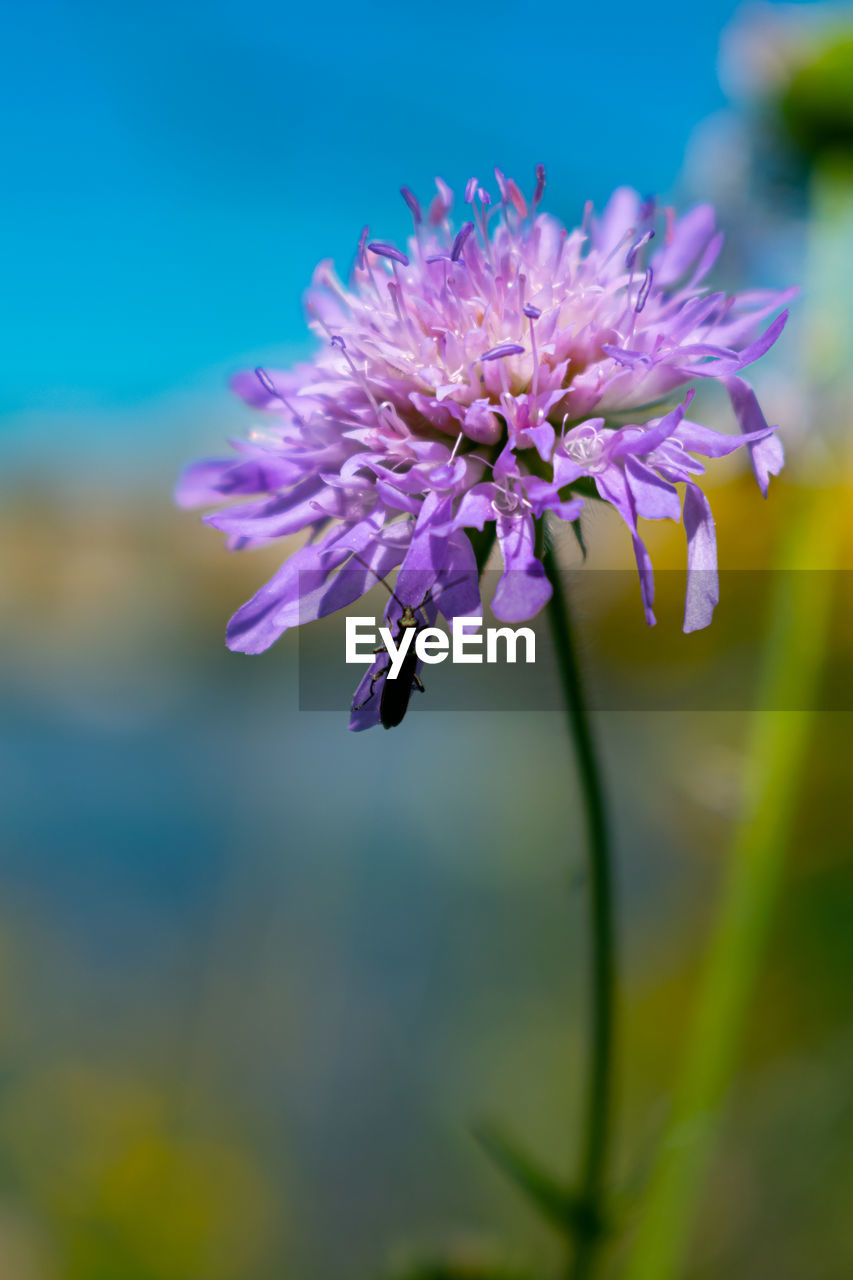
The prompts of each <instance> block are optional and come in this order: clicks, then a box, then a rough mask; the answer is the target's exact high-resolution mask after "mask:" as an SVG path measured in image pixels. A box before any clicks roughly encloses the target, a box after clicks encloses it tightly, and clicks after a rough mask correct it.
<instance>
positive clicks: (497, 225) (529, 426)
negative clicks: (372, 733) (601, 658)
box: [178, 166, 788, 727]
mask: <svg viewBox="0 0 853 1280" xmlns="http://www.w3.org/2000/svg"><path fill="white" fill-rule="evenodd" d="M495 176H496V182H497V194H496V197H495V199H494V200H493V199H492V197H491V195H490V194H489V193H488V192H487V191H486V190H485V189H484V188H483V187H482V186H481V185H480V184H479V182H478V181H477V180H476V179H474V178H472V179H471V180H470V181H469V182H468V184H467V186H466V188H465V193H464V203H465V204H466V205H467V206H468V208H469V214H468V217H467V218H466V219H464V220H463V221H462V223H461V225H460V226H457V227H454V226H453V225H452V224H451V221H450V211H451V207H452V204H453V193H452V192H451V191H450V189H449V187H448V186H447V185H446V184H445V183H444V182H442V181H441V180H437V183H436V186H437V192H436V195H435V197H434V199H433V200H432V203H431V204H430V206H429V208H428V209H427V210H426V211H424V210H423V209H422V208H421V205H420V204H419V202H418V200H417V199H416V197H415V196H414V195H413V194H412V192H411V191H409V190H408V189H407V188H403V190H402V195H403V198H404V200H405V202H406V204H407V206H408V208H409V209H410V211H411V214H412V218H413V221H414V233H413V235H412V237H411V238H410V240H409V242H408V244H407V246H406V249H405V250H403V249H400V248H398V247H397V246H396V245H393V244H390V243H388V242H386V241H383V240H376V239H372V238H371V236H370V233H369V231H368V228H366V227H365V228H364V230H363V232H362V234H361V237H360V239H359V242H358V248H357V253H356V260H355V265H354V267H353V271H352V275H351V278H350V282H349V284H348V285H345V284H344V283H343V282H342V281H341V280H340V279H339V278H338V276H337V275H336V274H335V272H334V269H333V267H332V265H331V263H330V262H322V263H321V264H320V265H319V266H318V267H317V269H316V271H315V272H314V277H313V281H312V285H311V288H310V289H309V291H308V294H307V311H308V316H309V322H310V324H311V327H312V329H313V330H314V332H315V333H316V334H317V335H318V336H319V337H320V338H321V339H322V342H323V346H322V349H321V350H320V351H319V352H318V354H317V356H316V357H315V359H314V360H313V361H311V362H310V363H307V364H304V365H301V366H297V367H296V368H295V369H292V370H290V371H276V370H269V371H267V370H262V369H256V370H254V371H248V372H245V373H241V374H238V375H237V377H236V378H235V379H234V387H235V389H236V390H237V392H238V393H239V394H240V395H242V396H243V398H244V399H245V400H246V401H247V402H248V403H249V404H250V405H252V406H253V408H255V409H257V410H260V411H261V412H262V413H263V414H264V416H265V417H266V419H267V421H268V425H266V426H265V427H264V428H263V429H262V430H257V431H255V432H253V433H252V434H251V436H250V438H249V440H248V441H247V442H242V443H239V444H237V446H236V449H237V456H236V457H232V458H230V459H223V460H215V461H205V462H200V463H197V464H195V465H194V466H191V467H190V468H188V470H187V471H186V472H185V473H184V475H183V477H182V480H181V482H180V484H179V487H178V500H179V502H181V503H182V504H184V505H187V506H189V505H199V504H205V503H215V502H218V501H220V500H221V499H223V498H240V499H245V498H251V501H240V502H238V503H237V505H233V506H230V507H226V508H225V509H224V510H220V511H218V512H215V513H213V514H211V515H207V516H205V520H206V521H207V522H208V523H209V524H211V525H213V526H214V527H215V528H218V529H221V530H223V531H224V532H225V533H226V534H227V535H228V537H229V541H230V545H231V546H232V547H236V548H239V547H245V546H251V545H257V544H260V543H266V542H268V541H270V540H271V539H275V538H280V537H283V536H285V535H288V534H293V533H296V532H298V531H300V530H307V531H308V538H307V541H306V543H305V544H304V546H303V547H302V548H301V550H299V551H296V552H295V553H294V554H292V555H290V556H289V557H288V558H287V560H286V561H285V563H284V564H283V566H282V568H281V569H280V570H279V572H278V573H277V574H276V575H275V576H274V577H273V578H272V579H271V581H270V582H268V583H267V584H266V585H265V586H264V587H262V588H261V590H260V591H259V592H258V593H257V595H256V596H254V597H253V599H252V600H250V601H249V602H248V603H247V604H245V605H244V606H243V607H242V608H241V609H239V610H238V612H237V613H236V614H235V615H234V617H233V618H232V619H231V622H230V623H229V626H228V633H227V639H228V644H229V646H230V647H231V648H232V649H237V650H241V651H243V652H247V653H258V652H260V651H262V650H263V649H266V648H267V647H268V646H269V645H270V644H272V643H273V641H274V640H276V639H277V638H278V637H279V636H280V635H281V634H282V632H283V631H285V630H286V629H287V628H288V627H291V626H294V625H296V624H298V623H301V622H305V621H308V620H310V619H313V618H318V617H322V616H324V615H326V614H329V613H330V612H332V611H334V610H337V609H340V608H343V607H345V606H347V605H349V604H351V603H352V602H353V601H354V600H355V599H357V598H359V597H360V596H361V595H362V594H364V593H365V592H366V591H368V590H369V589H370V588H371V586H372V585H374V583H375V580H376V578H377V576H380V577H384V575H385V574H387V573H388V572H389V571H390V570H392V569H394V568H395V567H397V566H400V576H399V577H398V584H402V583H403V582H404V580H405V578H406V576H407V575H409V576H411V575H415V574H416V575H417V581H418V590H419V592H421V595H420V597H419V598H425V597H426V596H427V595H429V597H430V599H431V600H432V601H434V603H433V604H432V605H431V610H433V611H434V610H435V609H436V608H437V609H438V611H440V612H442V613H443V614H444V615H445V616H446V617H448V618H450V617H452V616H454V614H455V613H460V612H462V611H463V610H464V612H465V613H466V614H469V615H470V614H471V613H473V612H475V611H476V609H478V608H479V607H480V605H479V591H478V589H477V585H476V583H477V570H478V565H477V562H476V558H475V554H474V550H473V547H472V543H471V540H470V538H469V536H468V533H467V532H466V531H468V530H472V529H475V528H476V529H484V528H486V527H487V526H488V527H489V528H490V529H493V530H494V532H495V534H496V538H497V542H498V545H499V548H500V552H501V555H502V558H503V564H504V573H503V575H502V577H501V579H500V582H499V584H498V587H497V589H496V592H495V595H494V598H493V600H492V602H491V604H492V608H493V610H494V612H495V614H496V616H497V617H498V618H501V619H503V620H505V621H521V620H523V619H526V618H529V617H531V616H532V615H533V614H535V613H536V612H537V611H538V610H539V609H540V608H541V607H542V606H543V605H544V604H545V603H546V601H547V600H548V598H549V596H550V594H551V586H550V583H549V582H548V580H547V578H546V576H545V573H544V570H543V568H542V565H541V563H540V561H539V560H538V558H537V555H536V546H535V528H536V522H537V521H539V520H541V519H542V517H543V516H544V515H545V514H546V513H547V512H551V513H552V516H553V517H556V518H558V519H561V520H565V521H574V520H576V519H577V518H578V516H579V514H580V510H581V507H582V504H583V498H582V496H581V495H580V494H579V493H578V492H577V491H576V490H578V489H581V490H583V491H584V492H586V493H587V494H591V493H594V494H596V495H597V496H598V497H599V498H601V499H603V500H604V501H606V502H609V503H611V504H612V505H613V506H614V507H615V508H616V509H617V510H618V512H619V514H620V515H621V516H622V518H623V520H624V521H625V523H626V524H627V525H628V528H629V530H630V532H631V536H632V539H633V543H634V548H635V552H636V557H637V563H638V567H639V571H640V582H641V588H642V593H643V599H644V603H645V609H646V617H647V620H648V621H649V622H653V621H654V615H653V613H652V598H653V587H652V574H651V564H650V562H649V557H648V553H647V551H646V549H645V547H644V545H643V542H642V539H641V537H640V533H639V529H638V518H640V517H643V518H646V519H674V520H679V519H681V518H682V516H683V520H684V525H685V529H686V532H687V542H688V569H689V570H690V571H691V573H690V575H689V579H688V598H687V607H686V613H685V630H693V629H695V628H697V627H701V626H705V625H707V623H708V622H709V621H710V618H711V613H712V611H713V606H714V604H715V603H716V586H715V581H716V578H715V568H716V553H715V544H714V524H713V520H712V518H711V514H710V510H709V508H708V504H707V500H706V499H705V497H704V495H703V493H702V491H701V489H700V488H699V486H698V484H697V483H696V478H697V476H699V475H701V474H702V472H703V470H704V468H703V465H702V463H701V462H699V461H698V460H697V458H696V457H695V456H694V455H695V454H697V453H698V454H701V455H703V456H705V457H719V456H721V455H722V454H725V453H729V452H731V451H732V450H733V449H736V448H738V447H739V446H741V445H747V446H748V447H749V449H750V452H751V455H752V461H753V467H754V470H755V473H756V476H757V478H758V481H759V484H760V485H761V488H762V491H763V492H766V488H767V482H768V479H769V476H770V475H771V474H776V473H777V472H778V470H779V469H780V467H781V465H782V451H781V445H780V444H779V443H778V441H777V439H776V437H775V435H774V434H773V428H771V427H769V426H768V425H767V423H766V422H765V421H764V418H763V415H762V413H761V410H760V408H759V406H758V403H757V401H756V399H755V396H754V395H753V393H752V391H751V389H750V388H749V386H748V384H747V383H746V382H744V381H743V379H742V378H741V376H740V374H741V371H742V370H743V368H744V367H745V366H747V365H749V364H750V363H752V362H753V361H754V360H757V359H758V358H759V356H761V355H763V354H764V352H765V351H767V350H768V348H769V347H770V346H772V344H773V343H774V342H775V341H776V339H777V337H778V336H779V334H780V332H781V330H782V327H783V325H784V323H785V319H786V313H783V314H781V315H779V316H778V318H777V319H775V320H774V321H773V322H772V323H770V324H769V326H768V327H767V328H766V329H764V331H763V332H761V331H760V330H761V325H762V321H764V320H765V319H767V318H768V317H769V316H770V315H771V314H772V313H773V312H775V311H777V310H778V308H779V307H780V306H781V305H782V303H783V302H784V301H785V299H786V297H787V296H788V295H787V294H779V293H769V292H751V293H749V294H746V295H742V296H740V297H737V296H735V297H728V296H726V295H725V294H722V293H714V292H709V291H708V290H707V289H706V287H705V285H704V280H705V277H706V275H707V273H708V272H709V270H710V269H711V267H712V265H713V264H714V262H715V260H716V258H717V255H718V254H719V251H720V248H721V244H722V237H721V235H720V234H719V233H717V231H716V229H715V225H714V215H713V211H712V209H711V208H710V207H709V206H699V207H697V208H695V209H693V210H691V211H690V212H689V213H687V214H686V215H685V216H684V217H682V218H680V219H677V218H676V217H675V216H674V215H673V213H672V211H671V210H666V211H664V213H663V214H662V215H661V216H660V217H659V216H658V211H657V208H656V205H655V203H654V201H652V200H641V199H640V198H639V197H638V196H637V195H636V194H635V193H634V192H633V191H629V190H627V189H624V188H623V189H620V190H618V191H616V192H615V193H614V195H613V196H612V197H611V199H610V201H609V203H608V205H607V207H606V208H605V210H604V212H603V214H602V215H601V217H600V218H596V217H595V216H594V214H593V212H592V210H591V208H589V207H588V208H587V210H586V213H585V216H584V220H583V224H582V226H581V227H579V228H578V229H576V230H574V231H571V232H569V231H567V230H566V228H565V227H563V225H562V224H561V223H560V222H559V221H557V219H556V218H553V217H552V216H550V215H548V214H545V213H541V212H539V205H540V202H541V199H542V196H543V193H544V188H545V173H544V169H543V168H542V167H541V166H539V167H538V168H537V173H536V184H535V189H534V191H533V193H532V197H531V198H530V200H527V199H526V198H525V197H524V195H523V194H522V193H521V191H520V190H519V188H518V186H517V185H516V184H515V182H513V181H512V179H509V178H506V177H505V176H504V175H503V174H502V173H501V172H500V171H499V170H496V171H495ZM696 378H715V379H718V380H719V381H721V382H723V383H724V385H725V386H726V388H727V389H728V392H729V395H730V397H731V401H732V405H733V407H734V411H735V416H736V418H737V421H738V425H739V427H740V430H741V433H742V434H740V435H737V436H730V435H724V434H721V433H719V432H716V431H712V430H710V429H709V428H707V427H704V426H702V425H700V424H699V423H696V422H692V421H690V420H689V419H687V418H686V417H685V408H686V407H687V405H688V404H689V396H688V397H687V398H686V399H685V401H684V403H683V404H680V405H678V406H676V407H675V408H671V409H670V410H669V412H666V409H667V408H668V404H667V402H669V403H670V404H671V403H672V399H673V397H674V395H675V394H676V393H677V392H679V391H680V390H681V389H683V388H686V386H687V384H688V383H690V382H691V381H693V380H694V379H696ZM655 406H657V407H658V408H657V413H655ZM679 484H681V485H683V486H684V499H683V512H682V507H681V502H680V499H679V496H678V490H677V489H676V487H675V486H676V485H679ZM258 495H260V496H258ZM344 566H345V567H346V568H347V569H348V570H349V571H348V572H346V573H340V572H338V571H339V570H340V569H341V568H342V567H344ZM697 570H701V571H702V572H697V573H694V572H693V571H697ZM463 580H464V585H462V586H460V585H459V584H460V582H463ZM397 596H398V599H397V601H396V603H395V601H394V600H393V599H392V600H391V601H389V616H390V617H393V616H394V611H395V609H396V610H397V611H398V612H399V608H400V601H401V600H402V601H403V602H404V603H410V604H411V603H416V601H415V600H414V599H411V600H409V599H407V598H406V595H405V589H404V588H403V587H402V586H399V589H398V592H397ZM368 674H370V673H368ZM371 687H372V686H371ZM369 701H370V699H369V698H368V703H369ZM355 705H356V707H358V706H359V701H358V696H357V698H356V700H355ZM377 718H378V713H377V710H376V708H374V707H370V706H368V708H367V710H366V711H365V712H362V711H361V710H357V711H356V713H355V715H354V727H366V725H367V724H369V723H375V722H376V719H377Z"/></svg>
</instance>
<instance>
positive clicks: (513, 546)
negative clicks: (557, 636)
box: [492, 514, 553, 622]
mask: <svg viewBox="0 0 853 1280" xmlns="http://www.w3.org/2000/svg"><path fill="white" fill-rule="evenodd" d="M497 535H498V546H499V547H500V552H501V556H502V557H503V562H504V571H503V573H502V574H501V577H500V580H499V582H498V585H497V587H496V589H495V594H494V596H493V598H492V612H493V613H494V615H495V617H496V618H500V619H501V621H502V622H524V621H525V620H526V619H527V618H532V617H533V616H534V614H536V613H538V612H539V610H540V609H541V608H543V607H544V606H545V605H546V604H547V603H548V601H549V600H550V599H551V594H552V591H553V588H552V586H551V583H550V582H549V581H548V576H547V574H546V573H545V569H544V567H543V565H542V564H541V562H540V561H539V560H537V558H536V555H535V552H534V544H535V528H534V524H533V518H532V516H529V515H515V514H514V515H509V516H498V519H497Z"/></svg>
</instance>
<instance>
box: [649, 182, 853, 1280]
mask: <svg viewBox="0 0 853 1280" xmlns="http://www.w3.org/2000/svg"><path fill="white" fill-rule="evenodd" d="M851 227H853V176H851V175H850V173H849V170H847V171H845V172H842V173H837V172H835V171H834V170H827V171H823V170H821V169H818V171H817V173H816V175H815V185H814V190H813V193H812V241H813V243H812V263H811V267H810V270H809V277H810V281H811V288H810V290H808V291H807V293H809V294H810V295H811V299H812V307H813V314H812V316H811V323H810V325H809V330H808V334H809V338H810V339H811V342H812V344H813V349H812V352H811V355H810V357H809V366H810V368H809V370H808V375H809V383H810V389H811V392H812V396H813V399H814V400H815V402H816V404H817V405H820V403H821V399H820V397H821V396H828V395H830V394H831V393H832V392H833V390H834V392H835V394H836V396H838V398H839V403H843V399H842V396H843V397H844V398H846V399H847V401H848V402H849V375H848V373H847V370H848V369H849V366H850V352H851V343H853V333H851V328H850V320H849V310H850V308H849V301H848V299H849V291H847V292H845V290H844V289H843V288H841V289H839V281H840V279H841V276H840V268H839V263H841V266H842V268H843V266H844V263H845V261H846V259H845V258H844V252H843V246H844V245H845V244H847V243H848V242H849V237H850V230H851ZM836 318H838V321H839V323H838V324H836V323H835V322H836ZM825 325H829V334H830V335H831V336H832V339H833V341H832V342H828V341H826V340H825V329H824V326H825ZM816 413H818V411H817V409H816ZM819 417H820V415H819V413H818V418H819ZM805 469H806V462H805V460H804V459H803V458H802V457H801V458H800V471H801V472H803V471H804V470H805ZM795 510H796V515H795V518H794V520H791V521H789V522H788V527H787V529H786V536H785V539H784V542H783V544H782V546H781V547H780V551H779V557H778V564H779V566H780V567H781V568H782V569H783V570H785V571H784V572H780V573H779V574H778V577H777V582H776V589H775V592H774V598H773V600H772V601H771V617H770V626H769V630H768V635H767V641H766V646H765V657H764V667H763V675H762V687H761V689H760V691H759V704H758V709H757V710H756V711H755V713H754V714H753V717H752V723H751V729H750V741H749V752H748V766H747V769H746V772H745V777H744V784H743V799H742V807H741V814H740V821H739V824H738V827H737V830H736V832H735V835H734V840H733V847H732V850H731V860H730V863H729V866H728V869H727V872H726V877H725V881H724V884H723V889H722V898H721V901H720V906H719V911H718V915H717V919H716V921H715V925H714V932H713V935H712V939H711V944H710V948H709V952H708V956H707V959H706V964H705V970H704V974H703V979H702V984H701V986H700V989H699V991H698V993H697V996H696V999H695V1001H694V1010H695V1012H694V1015H693V1021H692V1025H691V1026H690V1028H689V1030H688V1034H687V1043H686V1046H685V1058H684V1063H683V1066H682V1069H681V1075H680V1078H679V1080H678V1082H677V1085H676V1089H675V1093H674V1097H673V1106H672V1114H671V1117H670V1120H669V1123H668V1128H667V1132H666V1134H665V1135H664V1140H663V1142H662V1144H661V1148H660V1151H659V1153H658V1156H657V1160H656V1164H655V1167H654V1169H653V1172H652V1177H651V1179H650V1183H649V1188H648V1191H647V1194H646V1197H645V1203H644V1205H643V1207H642V1216H641V1219H640V1225H639V1229H638V1232H637V1237H636V1240H635V1243H634V1250H633V1253H632V1257H631V1260H630V1265H629V1267H628V1270H627V1274H626V1280H677V1278H678V1277H679V1276H681V1275H682V1273H683V1267H684V1261H685V1257H686V1254H687V1250H688V1247H689V1243H690V1238H691V1234H692V1230H693V1224H694V1220H695V1217H696V1213H697V1208H698V1203H699V1198H700V1195H701V1192H702V1187H703V1184H704V1180H705V1175H706V1173H707V1170H708V1166H709V1163H710V1160H711V1158H712V1155H713V1150H714V1142H715V1138H716V1133H717V1129H718V1126H719V1120H720V1117H721V1114H722V1110H723V1107H724V1105H725V1101H726V1097H727V1094H728V1092H729V1090H730V1088H731V1084H732V1078H733V1075H734V1071H735V1068H736V1065H737V1053H738V1049H739V1045H740V1040H741V1036H742V1032H743V1029H744V1024H745V1022H746V1018H747V1015H748V1011H749V1002H750V999H751V996H752V994H753V991H754V987H755V982H756V978H757V975H758V971H759V967H760V964H761V957H762V953H763V949H764V946H765V943H766V940H767V935H768V932H769V928H770V921H771V918H772V911H773V906H774V903H775V900H776V895H777V892H778V887H779V881H780V879H781V876H782V873H783V869H784V862H785V856H786V854H787V851H788V846H789V843H790V840H791V833H792V831H793V822H794V817H795V806H796V804H797V801H798V798H799V789H800V780H801V776H802V768H803V762H804V760H805V758H806V752H807V751H808V746H809V740H810V736H811V732H812V720H813V717H814V712H813V711H812V709H811V708H812V707H813V703H814V696H815V689H816V687H817V683H818V680H819V678H820V674H821V669H822V666H823V661H824V652H825V648H826V642H827V634H828V631H829V627H830V620H831V608H832V577H833V575H832V573H831V572H830V570H831V569H832V568H833V567H834V565H835V561H836V556H837V553H838V546H839V539H840V529H841V519H842V517H843V511H844V507H843V498H842V497H841V495H839V494H834V493H831V492H829V491H828V490H827V481H826V475H825V474H823V475H821V476H820V477H816V478H814V483H813V486H812V487H811V488H802V489H800V490H799V492H798V495H797V504H796V508H795ZM816 565H820V566H821V569H817V570H816V569H815V566H816ZM786 708H794V709H790V710H789V709H786Z"/></svg>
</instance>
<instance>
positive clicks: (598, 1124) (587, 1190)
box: [542, 544, 615, 1280]
mask: <svg viewBox="0 0 853 1280" xmlns="http://www.w3.org/2000/svg"><path fill="white" fill-rule="evenodd" d="M542 560H543V564H544V566H545V572H546V573H547V575H548V578H549V580H550V582H551V585H552V587H553V589H554V590H553V595H552V596H551V600H550V602H549V604H548V619H549V622H550V625H551V632H552V635H553V638H554V648H555V652H556V658H557V664H558V667H559V672H560V681H561V684H562V687H563V697H564V700H565V705H566V713H567V718H568V724H569V732H570V733H571V737H572V741H573V743H574V748H575V753H576V757H577V766H578V772H579V774H580V783H581V795H582V797H583V808H584V818H585V823H586V832H587V841H588V846H589V893H590V916H591V919H590V934H589V944H590V988H591V990H590V1002H589V1017H590V1056H589V1064H588V1075H587V1085H586V1108H585V1112H584V1132H583V1140H582V1146H581V1156H580V1173H579V1187H578V1190H579V1194H580V1197H581V1201H582V1203H583V1204H584V1205H585V1206H586V1212H585V1214H584V1215H582V1217H581V1219H580V1222H579V1227H578V1230H577V1232H576V1249H575V1255H574V1258H573V1262H572V1267H571V1270H570V1272H569V1274H570V1276H571V1277H572V1280H587V1278H588V1277H589V1276H591V1275H592V1272H593V1267H594V1265H595V1260H596V1256H597V1252H598V1247H599V1245H600V1241H601V1228H602V1222H603V1219H604V1207H603V1198H604V1187H605V1177H606V1170H607V1153H608V1143H609V1138H610V1104H611V1092H612V1061H613V1020H614V1019H613V1013H614V1003H615V1001H614V995H615V962H614V929H613V891H612V880H611V871H610V837H609V832H608V824H607V813H606V807H605V803H604V790H603V787H602V782H601V771H600V768H599V764H598V756H597V752H596V749H595V743H594V741H593V735H592V727H591V724H590V718H589V712H588V710H587V706H586V702H585V699H584V694H583V686H582V681H581V675H580V669H579V666H578V659H577V649H576V647H575V642H574V638H573V635H572V625H571V617H570V613H569V606H568V599H567V597H566V592H565V590H564V587H563V582H562V579H561V577H560V569H559V565H558V563H557V557H556V555H555V554H554V551H553V549H552V548H551V547H550V546H548V545H547V544H546V546H545V548H544V551H543V555H542Z"/></svg>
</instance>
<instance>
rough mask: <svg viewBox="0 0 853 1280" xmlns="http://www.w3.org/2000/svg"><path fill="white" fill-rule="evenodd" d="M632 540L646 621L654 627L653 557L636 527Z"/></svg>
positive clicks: (655, 622)
mask: <svg viewBox="0 0 853 1280" xmlns="http://www.w3.org/2000/svg"><path fill="white" fill-rule="evenodd" d="M631 541H632V543H633V546H634V559H635V560H636V562H637V573H638V574H639V575H640V595H641V597H642V601H643V611H644V613H645V615H646V623H647V625H648V626H650V627H654V626H655V625H656V624H657V618H656V617H655V615H654V611H653V609H652V605H653V604H654V602H655V574H654V569H653V568H652V558H651V556H650V555H649V552H648V548H647V547H646V544H645V543H644V542H643V540H642V538H641V537H640V535H639V534H638V533H637V530H636V528H635V529H634V530H633V531H632V533H631Z"/></svg>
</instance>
